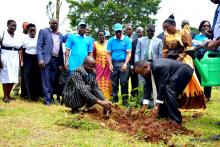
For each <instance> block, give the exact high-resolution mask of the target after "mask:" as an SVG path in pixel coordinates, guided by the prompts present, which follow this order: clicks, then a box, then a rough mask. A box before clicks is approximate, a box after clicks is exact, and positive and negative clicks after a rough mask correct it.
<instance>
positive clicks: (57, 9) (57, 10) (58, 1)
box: [56, 0, 60, 22]
mask: <svg viewBox="0 0 220 147" xmlns="http://www.w3.org/2000/svg"><path fill="white" fill-rule="evenodd" d="M59 16H60V0H56V19H57V20H58V22H59V18H60V17H59Z"/></svg>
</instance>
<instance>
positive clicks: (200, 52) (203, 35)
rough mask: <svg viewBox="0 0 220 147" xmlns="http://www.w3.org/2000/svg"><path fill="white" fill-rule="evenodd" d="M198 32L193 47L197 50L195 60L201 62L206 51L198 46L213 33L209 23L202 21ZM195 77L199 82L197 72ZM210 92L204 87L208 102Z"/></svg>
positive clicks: (209, 88)
mask: <svg viewBox="0 0 220 147" xmlns="http://www.w3.org/2000/svg"><path fill="white" fill-rule="evenodd" d="M199 32H200V33H199V34H197V35H196V36H195V38H194V40H193V45H194V46H195V47H197V48H198V49H197V52H196V57H197V59H198V60H201V59H202V58H203V56H204V55H205V53H206V51H207V50H206V49H205V48H201V47H200V45H202V44H204V43H205V42H208V41H209V40H212V39H213V33H212V31H211V24H210V22H209V21H207V20H203V21H202V22H201V23H200V25H199ZM196 75H197V76H198V78H199V81H201V77H200V74H199V72H198V71H197V70H196ZM211 90H212V87H204V94H205V98H206V100H208V101H209V99H210V98H211Z"/></svg>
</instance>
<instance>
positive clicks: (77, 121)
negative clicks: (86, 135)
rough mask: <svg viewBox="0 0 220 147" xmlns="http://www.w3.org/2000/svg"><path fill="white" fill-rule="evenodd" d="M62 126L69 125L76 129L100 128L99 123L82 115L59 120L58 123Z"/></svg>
mask: <svg viewBox="0 0 220 147" xmlns="http://www.w3.org/2000/svg"><path fill="white" fill-rule="evenodd" d="M56 124H57V125H60V126H67V127H70V128H74V129H82V130H87V131H89V130H93V129H98V128H99V125H98V124H97V123H94V122H91V121H90V120H88V119H86V118H82V117H74V118H71V119H66V120H63V119H62V120H59V121H57V123H56Z"/></svg>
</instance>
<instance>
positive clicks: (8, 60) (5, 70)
mask: <svg viewBox="0 0 220 147" xmlns="http://www.w3.org/2000/svg"><path fill="white" fill-rule="evenodd" d="M16 26H17V24H16V22H15V21H14V20H8V21H7V27H8V29H7V30H6V31H3V33H2V34H0V37H1V55H0V82H1V83H2V87H3V92H4V98H3V101H4V102H5V103H8V102H10V100H12V97H11V96H10V93H11V89H12V87H13V84H14V83H18V69H19V53H20V48H21V47H22V39H21V36H18V35H17V34H16V33H15V31H16Z"/></svg>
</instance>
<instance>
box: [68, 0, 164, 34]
mask: <svg viewBox="0 0 220 147" xmlns="http://www.w3.org/2000/svg"><path fill="white" fill-rule="evenodd" d="M67 2H68V3H69V4H70V13H69V15H68V17H69V19H70V24H71V26H72V27H75V26H77V24H78V23H79V21H80V20H84V21H85V22H86V23H88V24H89V25H90V28H91V29H92V31H93V33H94V30H97V28H102V29H107V30H109V31H110V32H111V33H112V26H113V25H114V24H115V23H122V24H126V23H131V24H132V25H133V27H136V26H138V25H139V26H142V27H144V26H145V25H146V24H148V23H155V19H152V18H150V15H152V14H153V15H155V14H156V13H157V10H158V9H159V3H160V2H161V0H141V1H140V0H86V1H83V0H81V1H75V0H67Z"/></svg>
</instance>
